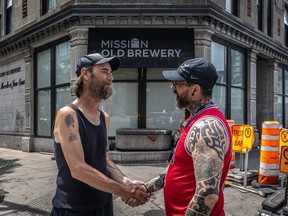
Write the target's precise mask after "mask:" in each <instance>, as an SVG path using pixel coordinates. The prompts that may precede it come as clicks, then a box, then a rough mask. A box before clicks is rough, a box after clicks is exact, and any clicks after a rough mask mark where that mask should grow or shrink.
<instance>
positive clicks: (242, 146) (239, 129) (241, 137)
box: [231, 125, 254, 153]
mask: <svg viewBox="0 0 288 216" xmlns="http://www.w3.org/2000/svg"><path fill="white" fill-rule="evenodd" d="M231 128H232V150H233V151H235V152H240V153H241V152H242V153H243V152H244V153H245V152H246V149H248V150H250V149H252V145H253V142H254V128H253V127H252V126H250V125H233V126H232V127H231Z"/></svg>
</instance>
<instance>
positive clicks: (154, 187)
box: [144, 168, 167, 193]
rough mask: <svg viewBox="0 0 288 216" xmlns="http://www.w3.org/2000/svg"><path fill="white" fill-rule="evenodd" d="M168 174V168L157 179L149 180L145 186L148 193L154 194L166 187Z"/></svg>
mask: <svg viewBox="0 0 288 216" xmlns="http://www.w3.org/2000/svg"><path fill="white" fill-rule="evenodd" d="M166 172H167V168H166V169H165V170H164V171H163V172H162V173H160V174H159V175H158V176H157V177H155V178H153V179H151V180H149V181H148V182H146V183H145V184H144V186H145V187H146V189H147V192H149V193H153V192H155V191H158V190H160V189H162V188H163V187H164V182H165V176H166Z"/></svg>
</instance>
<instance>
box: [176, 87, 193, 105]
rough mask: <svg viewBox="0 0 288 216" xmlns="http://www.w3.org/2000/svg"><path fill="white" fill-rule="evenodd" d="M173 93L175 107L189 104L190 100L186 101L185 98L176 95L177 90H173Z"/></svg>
mask: <svg viewBox="0 0 288 216" xmlns="http://www.w3.org/2000/svg"><path fill="white" fill-rule="evenodd" d="M174 94H176V95H177V96H176V102H177V107H178V108H179V109H184V108H186V107H188V106H189V104H190V102H189V101H187V100H186V99H185V98H180V97H179V95H178V92H177V91H176V90H174Z"/></svg>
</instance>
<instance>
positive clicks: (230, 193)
mask: <svg viewBox="0 0 288 216" xmlns="http://www.w3.org/2000/svg"><path fill="white" fill-rule="evenodd" d="M237 162H238V161H237V157H236V164H237ZM250 163H251V164H252V167H251V169H258V166H259V165H258V164H259V150H254V151H251V152H250V153H249V164H250ZM117 166H118V167H119V168H120V169H121V170H122V171H123V172H124V173H125V174H126V175H127V176H128V177H130V178H132V179H137V180H142V181H147V180H149V179H151V178H153V177H155V176H156V175H157V174H158V173H160V172H161V171H163V170H164V168H165V167H166V164H165V163H145V164H144V163H138V164H131V163H130V164H118V163H117ZM249 169H250V167H249ZM56 174H57V168H56V162H55V160H53V154H51V153H44V152H37V153H36V152H30V153H27V152H22V151H18V150H12V149H6V148H0V191H1V190H2V191H4V195H5V197H4V200H3V201H2V202H0V215H9V216H10V215H11V216H16V215H17V216H31V215H33V216H42V215H43V216H44V215H45V216H46V215H47V216H48V215H49V212H50V210H51V199H52V196H53V195H54V191H55V178H56ZM247 188H251V186H248V187H247ZM224 194H225V211H226V215H228V216H243V215H247V216H253V215H258V209H259V208H260V207H261V203H262V201H263V200H264V199H265V198H263V197H261V196H259V195H258V194H257V193H252V192H247V191H244V190H239V189H237V188H233V187H225V190H224ZM114 215H115V216H165V208H164V200H163V192H162V191H158V192H156V193H155V194H154V195H153V197H151V199H150V201H149V202H147V203H146V204H145V205H142V206H138V207H135V208H131V207H129V206H127V205H126V204H125V203H123V202H122V200H121V198H119V197H116V196H114Z"/></svg>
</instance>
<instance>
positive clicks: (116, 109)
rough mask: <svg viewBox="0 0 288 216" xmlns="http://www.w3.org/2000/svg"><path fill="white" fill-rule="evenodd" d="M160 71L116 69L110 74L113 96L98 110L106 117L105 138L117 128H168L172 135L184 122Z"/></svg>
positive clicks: (182, 112)
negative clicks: (107, 130) (111, 76)
mask: <svg viewBox="0 0 288 216" xmlns="http://www.w3.org/2000/svg"><path fill="white" fill-rule="evenodd" d="M163 70H164V69H161V68H120V69H118V70H117V71H115V72H114V73H113V77H114V81H113V85H112V88H113V95H112V96H111V97H110V98H109V99H107V100H105V101H102V102H101V106H100V109H103V110H105V111H106V112H107V113H108V114H109V116H110V121H111V123H110V131H109V137H114V136H115V135H116V130H117V129H119V128H150V129H168V130H172V132H175V131H176V130H177V129H178V128H179V125H180V123H181V122H182V121H183V120H184V119H185V111H184V110H180V109H178V108H177V107H176V101H175V97H176V95H175V94H174V93H173V92H172V91H171V89H170V85H171V83H170V82H168V81H167V80H165V78H164V77H163V75H162V71H163Z"/></svg>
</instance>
